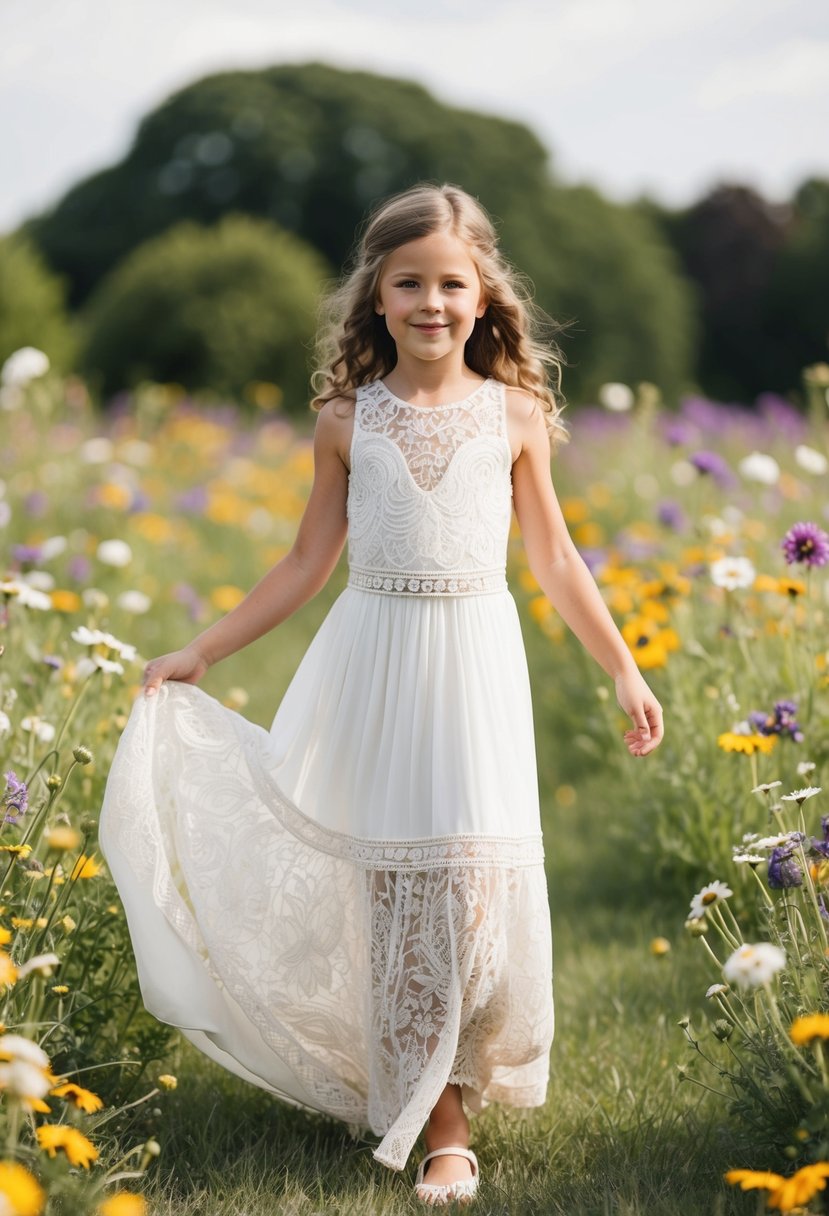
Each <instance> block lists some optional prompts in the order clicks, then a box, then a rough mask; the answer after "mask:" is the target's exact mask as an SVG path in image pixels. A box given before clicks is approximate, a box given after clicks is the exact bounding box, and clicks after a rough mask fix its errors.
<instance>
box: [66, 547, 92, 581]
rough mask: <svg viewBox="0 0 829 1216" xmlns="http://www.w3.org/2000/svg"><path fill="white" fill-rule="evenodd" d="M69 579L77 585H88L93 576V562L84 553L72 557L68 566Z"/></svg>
mask: <svg viewBox="0 0 829 1216" xmlns="http://www.w3.org/2000/svg"><path fill="white" fill-rule="evenodd" d="M67 568H68V571H69V577H70V578H71V579H74V581H75V582H76V583H86V582H88V581H89V578H90V575H91V574H92V562H91V561H90V560H89V558H88V557H85V556H84V554H83V553H76V554H75V555H74V556H73V557H70V559H69V564H68V567H67Z"/></svg>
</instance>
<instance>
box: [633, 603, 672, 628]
mask: <svg viewBox="0 0 829 1216" xmlns="http://www.w3.org/2000/svg"><path fill="white" fill-rule="evenodd" d="M639 611H640V612H641V614H642V616H646V617H649V618H650V619H651V620H653V621H658V622H659V623H660V625H664V624H665V622H666V621H667V620H668V619H669V618H668V609H667V608H666V607H665V605H664V604H663V602H662V601H661V600H643V601H642V603H641V604H640V605H639Z"/></svg>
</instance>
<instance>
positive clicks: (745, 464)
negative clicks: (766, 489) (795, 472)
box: [737, 452, 780, 486]
mask: <svg viewBox="0 0 829 1216" xmlns="http://www.w3.org/2000/svg"><path fill="white" fill-rule="evenodd" d="M737 468H738V469H739V470H740V472H741V473H742V475H743V477H745V478H746V480H747V481H759V482H761V483H762V484H763V485H764V486H773V485H776V483H777V482H778V481H779V480H780V465H779V464H778V463H777V461H776V460H775V459H774V457H773V456H768V455H767V454H766V453H765V452H751V453H749V455H748V456H744V457H743V459H742V460H741V461H740V463H739V464H738V465H737Z"/></svg>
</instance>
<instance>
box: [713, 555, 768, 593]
mask: <svg viewBox="0 0 829 1216" xmlns="http://www.w3.org/2000/svg"><path fill="white" fill-rule="evenodd" d="M709 570H710V572H711V581H712V583H714V585H715V586H717V587H725V589H726V591H736V590H738V589H739V588H742V587H750V586H751V584H752V583H753V582H754V579H755V576H756V574H757V571H756V570H755V569H754V566H753V564H752V563H751V562H750V561H749V559H748V558H747V557H721V558H719V559H718V560H717V561H715V562H711V564H710V566H709Z"/></svg>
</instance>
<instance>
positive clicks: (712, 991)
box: [705, 984, 728, 998]
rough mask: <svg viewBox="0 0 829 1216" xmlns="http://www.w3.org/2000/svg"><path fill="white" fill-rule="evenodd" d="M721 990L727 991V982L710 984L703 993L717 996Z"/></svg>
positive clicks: (708, 995)
mask: <svg viewBox="0 0 829 1216" xmlns="http://www.w3.org/2000/svg"><path fill="white" fill-rule="evenodd" d="M721 992H728V984H712V985H711V987H710V988H709V989H708V991H707V992H706V994H705V995H706V996H707V997H709V998H711V997H715V996H719V995H720V993H721Z"/></svg>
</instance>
